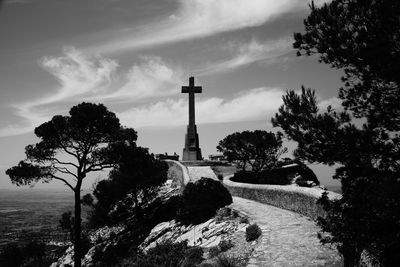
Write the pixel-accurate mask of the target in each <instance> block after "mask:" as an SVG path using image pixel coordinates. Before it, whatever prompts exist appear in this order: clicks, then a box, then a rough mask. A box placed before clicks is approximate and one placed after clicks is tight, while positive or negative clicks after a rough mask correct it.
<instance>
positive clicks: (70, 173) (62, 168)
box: [53, 165, 78, 179]
mask: <svg viewBox="0 0 400 267" xmlns="http://www.w3.org/2000/svg"><path fill="white" fill-rule="evenodd" d="M53 168H54V169H56V170H57V171H59V172H61V173H64V174H69V175H72V176H74V177H75V178H76V179H78V176H77V175H76V174H75V173H73V172H71V171H70V170H68V169H67V168H65V167H58V166H54V165H53Z"/></svg>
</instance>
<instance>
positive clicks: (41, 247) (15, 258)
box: [0, 241, 52, 267]
mask: <svg viewBox="0 0 400 267" xmlns="http://www.w3.org/2000/svg"><path fill="white" fill-rule="evenodd" d="M51 260H52V259H50V258H48V257H46V245H45V244H44V243H38V242H36V241H31V242H29V243H27V244H26V245H22V246H18V245H16V244H12V243H11V244H8V245H6V246H5V247H4V248H3V250H2V251H1V252H0V266H7V267H19V266H31V267H36V266H38V267H39V266H46V265H47V266H48V265H50V263H51Z"/></svg>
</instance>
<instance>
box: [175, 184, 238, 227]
mask: <svg viewBox="0 0 400 267" xmlns="http://www.w3.org/2000/svg"><path fill="white" fill-rule="evenodd" d="M182 202H183V205H182V207H181V208H180V209H179V210H178V214H177V220H179V221H181V222H183V223H184V224H199V223H202V222H205V221H207V220H208V219H210V218H211V217H212V216H214V214H215V212H216V211H217V210H218V209H219V208H221V207H224V206H226V205H229V204H231V203H232V197H231V195H230V193H229V191H228V190H227V189H226V188H225V187H224V186H223V185H222V184H221V183H220V182H219V181H215V180H213V179H210V178H201V179H200V180H198V181H196V182H195V183H189V184H187V185H186V187H185V189H184V191H183V193H182Z"/></svg>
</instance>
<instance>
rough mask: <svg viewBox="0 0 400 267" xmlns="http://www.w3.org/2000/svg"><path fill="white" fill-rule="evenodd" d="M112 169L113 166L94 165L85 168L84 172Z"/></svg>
mask: <svg viewBox="0 0 400 267" xmlns="http://www.w3.org/2000/svg"><path fill="white" fill-rule="evenodd" d="M112 167H114V164H105V165H102V164H94V165H91V166H89V168H87V169H86V170H85V172H92V171H101V170H104V169H108V168H112Z"/></svg>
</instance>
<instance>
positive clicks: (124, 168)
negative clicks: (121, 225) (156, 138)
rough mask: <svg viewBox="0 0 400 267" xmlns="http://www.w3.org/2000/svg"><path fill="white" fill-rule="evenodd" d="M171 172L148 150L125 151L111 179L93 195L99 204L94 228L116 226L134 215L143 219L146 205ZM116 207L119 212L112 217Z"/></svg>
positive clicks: (140, 148)
mask: <svg viewBox="0 0 400 267" xmlns="http://www.w3.org/2000/svg"><path fill="white" fill-rule="evenodd" d="M167 171H168V165H167V164H166V163H165V162H163V161H159V160H157V159H155V157H154V155H153V154H149V152H148V150H147V149H145V148H142V147H136V146H129V147H123V148H121V150H120V161H119V162H118V164H117V166H116V167H115V168H114V169H113V170H112V171H111V172H110V175H109V179H107V180H102V181H100V182H99V183H98V184H97V186H96V188H95V190H94V192H93V194H94V196H95V197H96V199H97V202H96V203H95V204H94V205H93V212H92V213H91V216H90V219H89V220H90V224H91V226H102V225H104V224H110V223H116V222H119V221H121V220H123V219H124V218H127V217H128V216H131V215H133V214H136V215H138V216H139V215H140V214H141V212H142V208H143V205H145V204H146V203H149V202H150V200H151V199H153V198H154V197H155V196H156V194H157V189H158V188H159V187H160V186H161V185H162V184H163V183H164V182H165V181H166V180H167ZM117 202H118V205H116V204H117ZM132 207H133V210H132ZM114 208H116V211H114V212H113V213H112V214H110V211H111V210H112V209H114Z"/></svg>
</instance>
